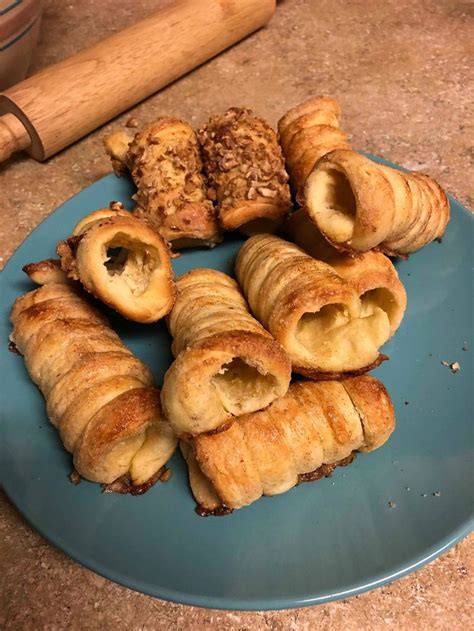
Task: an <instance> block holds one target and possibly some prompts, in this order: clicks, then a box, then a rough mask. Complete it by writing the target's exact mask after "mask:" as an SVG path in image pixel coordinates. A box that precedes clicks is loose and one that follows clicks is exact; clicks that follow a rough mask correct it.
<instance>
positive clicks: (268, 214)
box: [199, 107, 291, 235]
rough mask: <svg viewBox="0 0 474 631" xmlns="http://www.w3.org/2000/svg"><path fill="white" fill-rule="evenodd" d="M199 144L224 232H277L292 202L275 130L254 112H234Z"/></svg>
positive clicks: (213, 123) (213, 122) (213, 124)
mask: <svg viewBox="0 0 474 631" xmlns="http://www.w3.org/2000/svg"><path fill="white" fill-rule="evenodd" d="M199 141H200V143H201V146H202V155H203V165H204V170H205V173H206V175H207V178H208V182H209V193H208V194H209V195H210V197H211V198H213V199H214V200H215V202H216V205H217V210H218V216H219V222H220V224H221V226H222V228H223V229H224V230H236V229H239V230H240V231H241V232H243V233H244V234H247V235H249V234H255V233H257V232H274V231H275V230H276V229H277V228H278V226H279V225H280V224H281V221H282V219H283V218H284V217H285V216H286V215H287V214H288V212H289V211H290V209H291V200H290V191H289V187H288V184H287V181H288V175H287V173H286V171H285V167H284V161H283V156H282V153H281V149H280V146H279V145H278V141H277V137H276V134H275V132H274V131H273V129H272V128H271V127H270V126H269V125H268V124H267V123H266V122H265V121H264V120H262V119H261V118H258V117H257V116H255V115H254V114H253V112H252V111H251V110H248V109H241V108H236V107H231V108H230V109H229V110H227V112H225V113H224V114H221V115H217V116H213V117H211V119H210V120H209V122H208V123H207V125H206V126H205V127H204V128H203V129H201V131H200V132H199Z"/></svg>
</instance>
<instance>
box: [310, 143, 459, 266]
mask: <svg viewBox="0 0 474 631" xmlns="http://www.w3.org/2000/svg"><path fill="white" fill-rule="evenodd" d="M302 203H303V204H304V206H305V208H306V211H307V213H308V215H309V216H310V217H311V220H312V221H313V222H314V223H315V224H316V225H317V227H318V228H319V230H320V231H321V233H322V234H323V235H324V237H325V238H326V239H327V240H328V241H329V242H330V243H331V244H332V245H333V246H334V247H336V248H337V249H339V250H341V251H347V252H350V253H357V252H366V251H367V250H371V249H373V248H377V249H379V250H381V251H383V252H386V253H387V254H390V255H400V256H404V255H407V254H409V253H411V252H415V251H416V250H419V249H420V248H422V247H423V246H425V245H427V244H428V243H430V242H431V241H433V240H434V239H440V238H441V237H442V236H443V234H444V231H445V229H446V225H447V224H448V221H449V215H450V212H449V202H448V199H447V197H446V194H445V193H444V191H443V189H442V188H441V187H440V186H439V185H438V184H437V183H436V182H435V181H434V180H432V179H431V178H430V177H428V176H427V175H422V174H419V173H408V172H403V171H398V170H396V169H393V168H392V167H389V166H385V165H382V164H377V163H376V162H373V161H372V160H369V158H366V157H364V156H362V155H360V154H359V153H357V152H355V151H350V150H336V151H333V152H331V153H329V154H327V155H326V156H324V157H323V158H321V159H320V160H319V161H318V162H317V164H316V165H315V167H314V169H313V171H312V172H311V174H310V175H309V176H308V178H307V180H306V184H305V188H304V194H303V196H302Z"/></svg>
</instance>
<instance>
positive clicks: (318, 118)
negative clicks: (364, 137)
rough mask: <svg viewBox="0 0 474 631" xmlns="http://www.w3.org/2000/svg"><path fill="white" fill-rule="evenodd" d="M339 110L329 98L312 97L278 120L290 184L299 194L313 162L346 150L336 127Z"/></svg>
mask: <svg viewBox="0 0 474 631" xmlns="http://www.w3.org/2000/svg"><path fill="white" fill-rule="evenodd" d="M340 116H341V108H340V107H339V104H338V103H337V101H336V100H335V99H333V98H331V97H330V96H316V97H312V98H311V99H308V100H307V101H305V102H304V103H301V104H300V105H297V106H296V107H293V108H292V109H291V110H289V111H288V112H287V113H286V114H285V115H284V116H283V117H282V118H280V120H279V121H278V135H279V140H280V144H281V147H282V149H283V155H284V156H285V162H286V168H287V170H288V173H289V175H290V183H291V185H292V187H293V189H294V190H295V191H297V192H298V191H301V190H302V189H303V187H304V183H305V181H306V178H307V177H308V175H309V174H310V172H311V170H312V169H313V167H314V165H315V164H316V162H317V161H318V160H319V159H320V158H321V157H322V156H324V155H325V154H326V153H329V152H330V151H333V150H334V149H349V148H350V145H349V143H348V139H347V134H346V133H345V132H343V131H342V129H340V128H339V119H340Z"/></svg>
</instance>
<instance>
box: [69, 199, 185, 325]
mask: <svg viewBox="0 0 474 631" xmlns="http://www.w3.org/2000/svg"><path fill="white" fill-rule="evenodd" d="M57 253H58V255H59V256H60V257H61V265H62V269H63V270H64V272H65V273H66V274H67V276H68V278H70V279H72V280H79V281H80V282H81V283H82V285H83V287H84V288H85V289H86V290H87V291H88V292H89V293H91V294H92V295H94V296H95V297H96V298H98V299H99V300H101V301H102V302H104V303H105V304H107V305H108V306H109V307H111V308H112V309H115V311H117V312H118V313H120V314H121V315H123V316H124V317H126V318H128V319H130V320H134V321H136V322H156V321H157V320H159V319H160V318H162V317H163V316H165V315H166V314H168V313H169V312H170V310H171V308H172V306H173V303H174V300H175V287H174V282H173V272H172V268H171V256H170V252H169V249H168V246H167V244H166V243H165V242H164V240H163V239H162V237H161V236H160V235H159V234H158V233H157V232H155V230H153V229H152V228H151V227H150V226H148V225H147V224H146V223H144V222H142V221H140V220H139V219H137V218H136V217H134V216H133V215H132V214H131V213H128V212H126V211H125V210H122V209H118V210H112V209H101V210H97V211H95V212H93V213H91V214H90V215H87V217H85V218H84V219H82V220H81V221H80V222H79V224H78V225H77V226H76V227H75V229H74V231H73V234H72V236H71V237H70V238H69V239H66V240H65V241H61V242H59V243H58V246H57Z"/></svg>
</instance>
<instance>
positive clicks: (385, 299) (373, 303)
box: [360, 287, 398, 324]
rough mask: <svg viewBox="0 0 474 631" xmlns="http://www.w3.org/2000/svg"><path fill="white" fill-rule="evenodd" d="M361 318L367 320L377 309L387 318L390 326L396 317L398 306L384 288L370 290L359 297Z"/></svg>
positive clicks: (392, 296)
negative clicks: (383, 312)
mask: <svg viewBox="0 0 474 631" xmlns="http://www.w3.org/2000/svg"><path fill="white" fill-rule="evenodd" d="M360 302H361V313H360V317H361V318H367V317H369V316H371V315H373V314H374V313H375V310H376V309H377V308H379V309H382V311H385V313H386V314H387V316H388V319H389V320H390V324H393V322H394V321H395V319H396V317H397V312H398V305H397V301H396V300H395V296H394V295H393V294H392V292H391V291H389V290H388V289H386V288H385V287H378V288H376V289H370V290H369V291H366V292H365V293H364V294H362V295H361V296H360Z"/></svg>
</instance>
